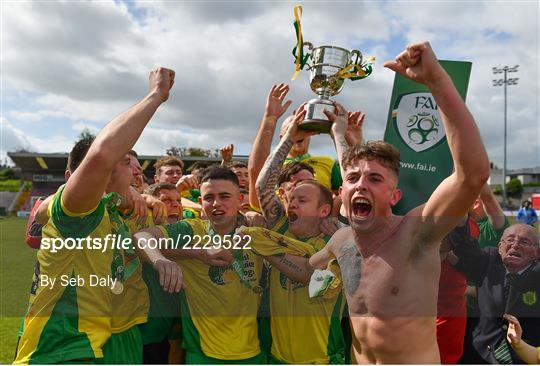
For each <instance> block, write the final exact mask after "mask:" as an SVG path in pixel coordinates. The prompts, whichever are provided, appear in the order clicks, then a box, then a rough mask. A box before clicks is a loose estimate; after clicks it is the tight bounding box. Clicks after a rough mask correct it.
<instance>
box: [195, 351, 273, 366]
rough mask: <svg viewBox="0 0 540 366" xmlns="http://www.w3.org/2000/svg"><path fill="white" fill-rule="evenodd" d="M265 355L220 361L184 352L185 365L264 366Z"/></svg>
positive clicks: (201, 354)
mask: <svg viewBox="0 0 540 366" xmlns="http://www.w3.org/2000/svg"><path fill="white" fill-rule="evenodd" d="M265 364H266V354H265V353H264V352H261V353H259V354H258V355H257V356H253V357H250V358H246V359H245V360H220V359H218V358H212V357H208V356H205V355H204V354H203V353H199V352H191V351H187V352H186V365H265Z"/></svg>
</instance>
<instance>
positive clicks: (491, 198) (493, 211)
mask: <svg viewBox="0 0 540 366" xmlns="http://www.w3.org/2000/svg"><path fill="white" fill-rule="evenodd" d="M480 201H482V206H484V211H486V214H487V217H488V220H489V222H490V223H491V226H493V228H494V229H495V230H501V229H502V228H503V227H504V224H505V223H506V217H505V216H504V212H503V210H502V208H501V206H500V205H499V202H498V201H497V199H496V198H495V195H494V194H493V192H491V189H490V188H489V185H488V184H487V183H486V184H484V186H483V187H482V190H481V191H480Z"/></svg>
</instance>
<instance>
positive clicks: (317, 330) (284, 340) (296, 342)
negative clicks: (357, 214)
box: [269, 218, 345, 364]
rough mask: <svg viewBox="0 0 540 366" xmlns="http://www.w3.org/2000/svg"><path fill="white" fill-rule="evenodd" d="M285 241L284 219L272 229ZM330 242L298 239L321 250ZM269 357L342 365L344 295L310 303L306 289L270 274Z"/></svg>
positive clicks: (280, 275) (275, 272) (324, 238)
mask: <svg viewBox="0 0 540 366" xmlns="http://www.w3.org/2000/svg"><path fill="white" fill-rule="evenodd" d="M273 230H274V231H276V232H278V233H280V234H283V235H285V236H287V237H291V238H295V236H294V235H293V234H292V233H290V232H289V227H288V220H287V219H286V218H283V219H282V220H280V221H279V222H278V224H277V225H275V226H274V228H273ZM329 239H330V238H329V237H328V236H324V234H320V235H317V236H314V237H311V238H308V239H299V238H298V240H300V241H303V242H304V243H306V244H309V245H311V246H312V247H313V249H314V250H315V252H317V251H319V250H321V249H322V248H323V247H324V246H325V245H326V243H327V242H328V240H329ZM269 284H270V290H269V294H270V295H269V306H270V330H271V336H272V347H271V354H272V356H273V357H274V358H276V359H278V360H280V361H283V362H286V363H292V364H305V363H316V364H327V363H344V362H345V359H344V355H345V341H344V338H343V332H342V330H341V314H342V313H343V308H344V306H345V301H344V297H343V292H340V293H339V295H338V296H336V297H334V298H331V299H324V298H314V299H311V298H310V297H309V293H308V286H306V285H303V284H301V283H298V282H296V281H293V280H291V279H289V278H288V277H286V276H285V275H284V274H283V273H282V272H280V271H279V270H277V269H276V268H272V269H271V270H270V280H269Z"/></svg>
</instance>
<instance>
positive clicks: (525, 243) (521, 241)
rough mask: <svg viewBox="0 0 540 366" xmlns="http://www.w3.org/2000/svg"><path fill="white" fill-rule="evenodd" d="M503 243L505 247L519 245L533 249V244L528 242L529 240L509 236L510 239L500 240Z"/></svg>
mask: <svg viewBox="0 0 540 366" xmlns="http://www.w3.org/2000/svg"><path fill="white" fill-rule="evenodd" d="M501 241H502V242H503V243H505V244H507V245H512V244H515V243H517V244H519V245H521V246H524V247H534V246H535V245H534V243H533V242H532V241H530V240H529V239H526V238H521V237H517V238H516V237H514V236H511V237H508V238H504V239H502V240H501Z"/></svg>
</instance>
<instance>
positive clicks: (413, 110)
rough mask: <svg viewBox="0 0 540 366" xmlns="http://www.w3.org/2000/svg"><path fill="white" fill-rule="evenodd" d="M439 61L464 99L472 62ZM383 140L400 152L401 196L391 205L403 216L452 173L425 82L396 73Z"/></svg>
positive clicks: (444, 139)
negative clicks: (415, 80) (395, 203)
mask: <svg viewBox="0 0 540 366" xmlns="http://www.w3.org/2000/svg"><path fill="white" fill-rule="evenodd" d="M439 62H440V63H441V65H442V67H444V69H445V70H446V72H447V73H448V74H449V75H450V77H451V78H452V80H453V81H454V84H455V85H456V88H457V90H458V92H459V94H460V95H461V97H462V98H463V100H465V96H466V95H467V86H468V85H469V76H470V74H471V66H472V64H471V63H470V62H460V61H439ZM384 141H386V142H388V143H391V144H392V145H394V146H395V147H396V148H397V149H398V150H399V151H400V154H401V167H400V173H399V188H400V189H401V190H402V191H403V198H402V199H401V201H400V202H399V203H398V204H397V205H396V206H395V207H394V213H395V214H398V215H403V214H405V213H407V212H408V211H409V210H411V209H412V208H414V207H416V206H418V205H420V204H422V203H424V202H426V201H427V199H428V198H429V196H430V195H431V193H432V192H433V191H434V190H435V188H436V187H437V186H438V185H439V183H440V182H441V181H442V180H443V179H444V178H446V177H447V176H449V175H450V174H451V173H452V168H453V164H452V157H451V156H450V150H449V148H448V142H447V141H446V134H445V131H444V126H443V123H442V119H441V117H440V115H439V110H438V107H437V103H436V102H435V98H433V96H432V95H431V93H430V92H429V91H428V89H427V88H426V87H425V86H424V85H421V84H418V83H416V82H414V81H412V80H409V79H407V78H405V77H403V76H401V75H399V74H397V73H396V76H395V79H394V88H393V90H392V99H391V100H390V111H389V112H388V124H387V125H386V131H385V133H384ZM449 199H451V197H449Z"/></svg>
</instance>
